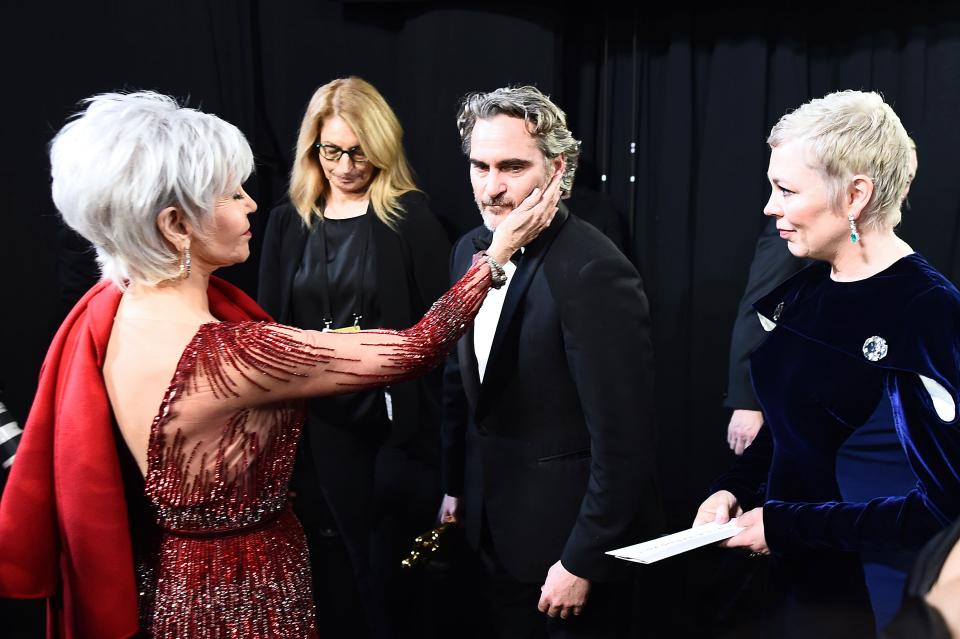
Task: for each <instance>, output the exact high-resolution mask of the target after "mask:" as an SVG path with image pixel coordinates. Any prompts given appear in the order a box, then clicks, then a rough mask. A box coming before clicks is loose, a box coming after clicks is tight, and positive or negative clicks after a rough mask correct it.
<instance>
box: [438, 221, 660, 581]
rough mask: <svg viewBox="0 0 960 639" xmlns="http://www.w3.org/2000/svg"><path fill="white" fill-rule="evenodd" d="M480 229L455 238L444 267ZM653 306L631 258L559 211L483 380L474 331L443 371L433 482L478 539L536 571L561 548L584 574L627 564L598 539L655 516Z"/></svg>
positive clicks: (616, 542) (480, 235) (516, 292)
mask: <svg viewBox="0 0 960 639" xmlns="http://www.w3.org/2000/svg"><path fill="white" fill-rule="evenodd" d="M489 235H490V233H489V231H487V230H486V229H484V228H483V227H480V228H477V229H475V230H473V231H471V232H469V233H467V234H466V235H465V236H464V237H463V238H461V239H460V241H459V242H458V243H457V245H456V248H455V249H454V255H453V258H452V262H451V271H452V273H451V277H452V278H453V279H456V278H459V276H460V275H461V274H462V273H463V272H465V271H466V270H467V268H468V267H469V265H470V261H471V256H472V254H473V253H474V252H475V251H476V249H475V242H474V240H475V239H480V240H482V239H484V238H489ZM652 371H653V367H652V347H651V341H650V316H649V312H648V306H647V300H646V296H645V295H644V292H643V286H642V284H641V282H640V278H639V276H638V275H637V271H636V269H634V267H633V266H632V265H631V264H630V262H629V261H628V260H627V258H626V257H624V255H623V253H621V252H620V251H619V250H617V248H616V247H615V246H614V245H613V244H612V243H611V242H610V240H608V239H607V238H606V237H604V236H603V235H602V234H601V233H600V232H599V231H598V230H596V229H595V228H594V227H592V226H591V225H589V224H587V223H586V222H584V221H583V220H580V219H579V218H577V217H575V216H573V215H569V213H568V212H567V210H566V208H565V207H564V206H562V205H561V210H560V212H559V213H558V214H557V217H556V218H555V219H554V222H553V224H552V225H551V226H550V227H549V228H548V229H547V230H546V231H544V232H543V234H542V235H541V236H540V237H538V238H537V239H536V240H535V241H533V242H532V243H531V244H530V245H529V246H528V247H527V248H526V252H525V253H524V255H523V257H522V259H521V261H520V265H519V266H518V267H517V271H516V273H515V274H514V279H513V281H512V282H511V284H510V288H509V289H508V292H507V296H506V299H505V302H504V306H503V311H502V313H501V315H500V321H499V324H498V326H497V330H496V333H495V337H494V340H493V346H492V349H491V351H490V357H489V360H488V364H487V369H486V374H485V376H484V381H483V383H482V384H481V383H480V380H479V376H478V371H477V360H476V355H475V352H474V348H473V330H472V329H471V330H470V331H469V332H468V333H467V334H466V336H465V337H464V338H463V339H461V340H460V342H459V344H458V346H457V349H456V351H455V353H454V354H453V355H452V356H451V357H450V359H449V360H448V362H447V366H446V368H445V371H444V416H443V424H442V430H443V482H444V489H445V492H446V493H448V494H451V495H457V496H461V497H462V500H463V501H462V504H463V508H462V512H463V519H464V524H465V526H466V529H467V536H468V538H469V539H470V541H471V543H472V544H473V545H474V546H477V545H478V543H479V540H480V534H481V516H485V517H486V519H487V524H488V526H489V530H490V533H491V536H492V541H493V545H494V547H495V548H496V552H497V556H498V558H499V560H500V561H501V563H502V564H503V566H504V567H505V568H506V569H507V571H509V572H510V573H511V574H512V575H513V576H514V577H515V578H516V579H518V580H519V581H522V582H527V583H540V582H542V581H543V579H544V578H545V577H546V573H547V570H548V569H549V567H550V566H551V565H552V564H553V563H554V562H556V561H557V560H558V559H560V560H562V562H563V565H564V567H565V568H566V569H567V570H569V571H570V572H572V573H574V574H576V575H578V576H581V577H585V578H588V579H591V580H595V581H611V580H614V579H618V578H620V577H623V576H626V575H628V574H629V572H628V571H627V570H626V562H622V561H619V560H615V559H611V558H609V557H606V556H605V555H604V554H603V553H604V552H605V551H607V550H611V549H613V548H616V547H619V546H623V545H626V544H629V543H635V542H637V541H639V540H640V539H642V538H645V537H649V536H652V535H653V534H654V533H655V532H657V531H658V530H659V527H660V506H659V499H658V495H657V489H656V485H655V479H654V464H655V452H654V425H653V409H652Z"/></svg>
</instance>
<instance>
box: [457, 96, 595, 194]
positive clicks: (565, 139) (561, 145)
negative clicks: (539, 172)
mask: <svg viewBox="0 0 960 639" xmlns="http://www.w3.org/2000/svg"><path fill="white" fill-rule="evenodd" d="M498 115H508V116H510V117H513V118H521V119H523V120H525V121H526V123H527V130H528V131H529V132H530V135H532V136H533V137H534V138H536V140H537V146H538V147H539V149H540V151H541V152H543V155H544V156H545V157H546V158H547V159H549V160H552V159H553V158H555V157H557V156H559V155H562V156H563V159H564V160H565V161H566V168H565V169H564V171H563V176H562V177H561V179H560V192H561V193H562V194H563V196H564V197H568V196H569V195H570V192H571V191H572V190H573V178H574V174H575V173H576V172H577V162H578V160H579V157H580V142H579V140H575V139H574V138H573V134H571V133H570V130H569V129H568V128H567V115H566V114H565V113H564V112H563V111H562V110H561V109H560V107H558V106H557V105H556V104H554V103H553V102H551V101H550V98H549V97H548V96H546V95H544V94H543V93H542V92H541V91H540V89H538V88H536V87H532V86H522V87H504V88H502V89H497V90H496V91H491V92H490V93H470V94H468V95H467V96H465V97H464V98H463V100H462V101H461V102H460V111H459V112H458V113H457V128H458V129H459V130H460V141H461V143H462V145H463V152H464V153H466V154H467V155H469V154H470V136H471V135H472V133H473V127H474V125H475V124H476V123H477V120H486V119H489V118H492V117H495V116H498Z"/></svg>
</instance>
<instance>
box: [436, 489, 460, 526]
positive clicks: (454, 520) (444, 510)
mask: <svg viewBox="0 0 960 639" xmlns="http://www.w3.org/2000/svg"><path fill="white" fill-rule="evenodd" d="M440 523H441V524H459V523H460V498H459V497H451V496H450V495H444V496H443V502H442V503H441V504H440Z"/></svg>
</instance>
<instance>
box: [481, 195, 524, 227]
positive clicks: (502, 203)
mask: <svg viewBox="0 0 960 639" xmlns="http://www.w3.org/2000/svg"><path fill="white" fill-rule="evenodd" d="M474 201H475V202H476V203H477V208H478V209H480V217H482V218H483V225H484V226H485V227H487V230H489V231H492V230H494V229H495V228H497V224H499V223H500V220H502V219H503V218H504V217H505V216H506V215H507V214H509V213H510V212H511V211H513V209H515V208H517V204H516V202H514V201H513V200H511V199H510V198H508V197H507V196H506V194H500V195H498V196H497V197H495V198H492V199H488V200H476V199H475V200H474ZM488 206H496V207H500V213H491V212H489V211H487V210H486V207H488Z"/></svg>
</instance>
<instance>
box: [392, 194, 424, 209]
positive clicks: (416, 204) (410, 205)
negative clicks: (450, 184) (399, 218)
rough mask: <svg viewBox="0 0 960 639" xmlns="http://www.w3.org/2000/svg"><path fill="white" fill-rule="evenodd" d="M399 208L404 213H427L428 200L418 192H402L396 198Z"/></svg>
mask: <svg viewBox="0 0 960 639" xmlns="http://www.w3.org/2000/svg"><path fill="white" fill-rule="evenodd" d="M397 202H398V203H399V204H400V208H402V209H403V210H404V211H411V210H413V211H424V210H426V211H429V208H430V198H428V197H427V194H426V193H424V192H423V191H420V190H410V191H404V192H403V193H401V194H400V195H399V197H397Z"/></svg>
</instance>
